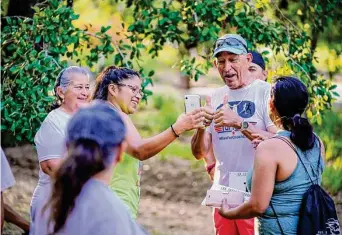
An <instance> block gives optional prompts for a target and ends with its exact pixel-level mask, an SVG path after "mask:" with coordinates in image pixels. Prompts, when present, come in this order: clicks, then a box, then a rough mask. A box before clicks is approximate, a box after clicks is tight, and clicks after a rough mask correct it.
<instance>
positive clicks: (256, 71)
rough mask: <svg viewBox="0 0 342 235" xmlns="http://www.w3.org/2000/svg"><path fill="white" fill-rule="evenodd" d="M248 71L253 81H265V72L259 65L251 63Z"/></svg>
mask: <svg viewBox="0 0 342 235" xmlns="http://www.w3.org/2000/svg"><path fill="white" fill-rule="evenodd" d="M248 71H249V73H250V75H251V76H252V77H253V78H255V79H260V80H262V81H265V80H266V78H267V72H266V71H265V70H263V69H262V68H261V67H260V66H259V65H257V64H254V63H251V64H250V66H249V68H248Z"/></svg>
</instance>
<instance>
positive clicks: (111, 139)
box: [30, 34, 324, 235]
mask: <svg viewBox="0 0 342 235" xmlns="http://www.w3.org/2000/svg"><path fill="white" fill-rule="evenodd" d="M213 56H214V57H215V61H214V65H215V67H216V68H217V70H218V72H219V74H220V76H221V78H222V80H223V82H224V86H222V87H221V88H218V89H216V90H215V92H214V93H213V94H212V96H211V97H210V98H208V99H207V104H206V105H205V106H204V107H201V108H198V109H196V110H194V111H192V112H190V113H186V114H181V115H180V116H179V117H178V119H177V121H176V122H175V123H173V124H172V125H170V127H169V128H168V129H166V130H165V131H163V132H162V133H160V134H158V135H156V136H153V137H150V138H142V137H141V136H140V134H139V132H138V130H137V128H136V127H135V125H134V124H133V122H132V120H131V118H130V115H131V114H133V113H135V112H136V110H137V107H138V104H139V102H140V100H141V99H142V96H143V92H142V89H141V85H142V80H141V78H140V76H139V74H138V73H137V72H135V71H133V70H132V69H129V68H118V67H115V66H109V67H107V68H105V69H104V70H103V71H102V72H101V73H100V74H99V75H98V77H97V78H96V84H95V89H94V91H93V92H92V94H90V93H91V89H90V77H89V72H88V71H87V69H85V68H81V67H78V66H71V67H68V68H66V69H64V70H62V71H61V72H60V74H59V75H58V77H57V79H56V84H55V89H54V90H55V94H56V102H55V103H54V105H53V106H52V110H51V112H50V113H49V114H48V116H47V117H46V118H45V120H44V121H43V123H42V125H41V127H40V129H39V130H38V132H37V134H36V136H35V139H34V141H35V145H36V148H37V154H38V160H39V165H40V170H39V181H38V185H37V187H36V189H35V191H34V194H33V197H32V201H31V211H30V215H31V223H30V234H120V235H124V234H146V231H144V229H143V228H142V227H141V226H139V225H138V224H137V223H136V222H135V219H136V218H137V215H138V208H139V199H140V173H141V166H142V163H141V162H142V161H144V160H146V159H149V158H151V157H153V156H155V155H156V154H158V153H159V152H160V151H162V150H163V149H164V148H165V147H166V146H168V145H169V144H170V143H171V142H172V141H174V140H175V139H176V138H177V137H179V136H180V135H181V134H182V133H184V132H186V131H189V130H195V132H194V135H193V137H192V140H191V149H192V152H193V155H194V156H195V157H196V159H204V162H205V165H206V169H207V172H208V174H209V176H210V178H211V179H212V180H213V184H217V185H223V186H228V187H229V186H230V187H231V186H233V185H234V187H236V188H241V189H245V188H246V187H247V188H248V190H249V191H250V193H251V197H250V200H248V201H247V202H245V203H243V204H241V205H240V206H238V207H235V208H230V206H229V205H228V204H227V202H226V201H223V202H222V207H221V208H220V209H214V210H213V219H214V225H215V233H216V234H217V235H234V234H240V235H249V234H254V231H255V230H256V229H258V230H259V232H260V234H281V233H280V231H281V228H279V225H278V224H277V222H276V219H278V217H279V220H280V221H281V224H282V225H283V226H282V230H284V231H285V233H286V234H296V224H297V223H298V214H299V206H300V202H301V198H302V197H303V194H304V192H305V191H306V190H307V189H308V187H309V186H310V180H309V179H308V177H307V176H306V175H305V174H304V168H303V166H302V165H300V164H299V163H298V157H297V153H298V154H300V155H302V156H303V159H305V162H304V164H306V165H307V167H308V168H309V169H312V171H311V172H310V173H311V174H312V175H311V176H312V178H313V179H314V180H316V181H317V182H318V183H320V180H321V174H322V171H323V162H324V161H318V159H320V158H323V153H324V149H322V148H323V145H322V144H321V143H320V140H319V138H318V137H317V136H316V135H315V134H314V133H313V129H312V126H311V125H310V123H309V122H308V120H307V119H306V118H305V117H304V116H303V114H304V112H305V109H306V107H307V105H308V101H309V96H308V92H307V89H306V87H305V85H304V84H303V83H302V82H301V81H300V80H299V79H297V78H295V77H279V78H278V79H277V80H276V81H275V83H274V84H273V85H272V86H271V85H270V84H269V83H267V82H265V80H266V77H267V71H266V70H265V62H264V60H263V58H262V56H261V55H260V54H259V53H257V52H252V53H251V52H249V51H248V47H247V42H246V40H245V39H244V38H242V37H241V36H240V35H236V34H226V35H224V36H222V37H221V38H219V39H218V40H217V41H216V43H215V49H214V55H213ZM89 101H91V102H90V103H89ZM286 141H288V142H289V143H290V144H291V145H292V146H290V145H288V143H287V142H286ZM256 145H257V147H256ZM292 147H293V148H295V149H296V150H297V151H296V152H297V153H296V152H295V151H294V150H293V149H292ZM241 177H244V179H243V180H241ZM236 182H244V183H240V184H239V185H237V184H236ZM204 190H205V189H204ZM270 204H271V205H272V206H273V207H274V210H275V211H276V212H277V215H275V212H274V211H272V210H271V209H270ZM255 217H258V222H259V223H258V224H259V226H257V227H254V225H255V224H256V223H254V222H255V219H254V218H255Z"/></svg>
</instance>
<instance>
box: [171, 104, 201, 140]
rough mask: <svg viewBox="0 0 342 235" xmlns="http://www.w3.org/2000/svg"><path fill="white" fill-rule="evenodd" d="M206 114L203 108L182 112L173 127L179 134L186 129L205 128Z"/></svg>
mask: <svg viewBox="0 0 342 235" xmlns="http://www.w3.org/2000/svg"><path fill="white" fill-rule="evenodd" d="M204 119H205V117H204V115H203V113H202V111H201V108H198V109H195V110H193V111H192V112H190V113H187V114H184V113H183V114H181V115H180V116H179V117H178V119H177V121H176V123H175V124H174V125H173V128H174V130H175V132H176V133H177V135H180V134H182V133H183V132H185V131H189V130H192V129H197V128H205V126H204V124H203V122H204Z"/></svg>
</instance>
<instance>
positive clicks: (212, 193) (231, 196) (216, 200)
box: [201, 184, 250, 207]
mask: <svg viewBox="0 0 342 235" xmlns="http://www.w3.org/2000/svg"><path fill="white" fill-rule="evenodd" d="M249 197H250V193H247V192H244V191H241V190H238V189H234V188H231V187H226V186H223V185H217V184H214V185H213V186H212V187H211V189H210V190H208V191H207V195H206V197H205V198H204V200H203V201H202V203H201V205H204V206H210V207H221V204H222V201H223V199H227V202H228V205H230V206H231V207H236V206H238V205H240V204H242V203H243V202H245V201H247V200H249Z"/></svg>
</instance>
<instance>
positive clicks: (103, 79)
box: [93, 66, 209, 218]
mask: <svg viewBox="0 0 342 235" xmlns="http://www.w3.org/2000/svg"><path fill="white" fill-rule="evenodd" d="M141 82H142V80H141V78H140V76H139V74H138V73H137V72H135V71H133V70H131V69H127V68H117V67H115V66H110V67H108V68H106V69H104V70H103V72H102V73H101V74H100V75H99V76H98V77H97V79H96V88H95V91H94V95H93V99H100V100H106V101H108V103H110V104H111V105H112V107H113V108H114V109H115V110H117V112H118V113H119V114H120V115H121V117H122V118H123V120H124V122H125V124H126V127H127V138H126V139H127V144H128V146H127V150H126V155H125V157H124V159H123V161H122V162H120V163H119V164H118V165H117V167H116V168H115V170H114V176H113V178H112V180H111V183H110V187H111V188H112V190H113V191H115V192H116V193H117V195H118V196H119V197H120V198H121V199H122V200H123V201H124V202H125V203H126V205H127V206H128V207H129V209H130V211H131V213H132V216H133V218H136V217H137V214H138V207H139V198H140V165H141V162H140V161H144V160H146V159H149V158H151V157H153V156H155V155H156V154H157V153H159V152H160V151H162V150H163V149H164V148H165V147H166V146H168V145H169V144H170V143H171V142H172V141H174V140H175V139H176V138H177V137H179V135H181V134H182V133H184V132H185V131H188V130H192V129H195V128H200V127H203V121H204V117H203V113H202V112H201V111H200V109H198V110H194V111H193V112H192V113H189V114H182V115H180V116H179V117H178V119H177V121H176V122H175V123H174V124H172V125H171V126H170V128H168V129H167V130H165V131H163V132H162V133H160V134H158V135H156V136H153V137H150V138H146V139H143V138H142V137H141V136H140V134H139V132H138V130H137V129H136V127H135V126H134V124H133V122H132V120H131V118H130V117H129V115H130V114H133V113H134V112H135V111H136V109H137V107H138V104H139V102H140V100H141V98H142V95H143V93H142V91H141ZM170 112H172V110H170ZM208 118H209V117H208Z"/></svg>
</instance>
